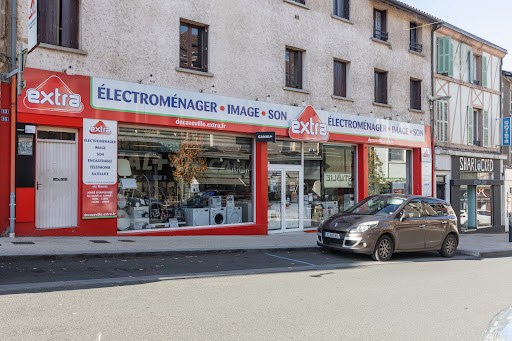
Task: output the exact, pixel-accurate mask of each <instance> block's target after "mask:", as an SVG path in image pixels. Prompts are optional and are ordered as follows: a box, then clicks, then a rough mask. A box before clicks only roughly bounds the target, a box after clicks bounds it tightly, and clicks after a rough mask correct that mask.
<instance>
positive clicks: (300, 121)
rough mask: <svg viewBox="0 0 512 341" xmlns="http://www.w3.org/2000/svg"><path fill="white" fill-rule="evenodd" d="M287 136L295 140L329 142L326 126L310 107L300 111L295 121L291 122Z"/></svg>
mask: <svg viewBox="0 0 512 341" xmlns="http://www.w3.org/2000/svg"><path fill="white" fill-rule="evenodd" d="M289 134H290V137H291V138H292V139H296V140H309V141H321V142H326V141H329V132H328V131H327V124H325V123H323V122H322V121H321V120H320V117H318V115H317V113H316V112H315V109H313V107H312V106H310V105H308V106H307V107H306V108H305V109H304V110H303V111H302V113H301V114H300V115H299V118H297V120H295V121H292V124H291V126H290V130H289Z"/></svg>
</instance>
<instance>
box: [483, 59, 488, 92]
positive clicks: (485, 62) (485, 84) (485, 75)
mask: <svg viewBox="0 0 512 341" xmlns="http://www.w3.org/2000/svg"><path fill="white" fill-rule="evenodd" d="M482 86H483V87H487V57H486V56H482Z"/></svg>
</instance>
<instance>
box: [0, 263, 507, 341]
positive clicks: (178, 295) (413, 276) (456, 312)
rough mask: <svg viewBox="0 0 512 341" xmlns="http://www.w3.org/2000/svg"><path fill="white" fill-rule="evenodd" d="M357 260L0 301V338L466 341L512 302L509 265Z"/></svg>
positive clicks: (477, 337)
mask: <svg viewBox="0 0 512 341" xmlns="http://www.w3.org/2000/svg"><path fill="white" fill-rule="evenodd" d="M233 256H234V255H233ZM327 256H329V257H332V255H330V254H324V255H321V254H319V255H316V256H315V257H318V258H316V259H317V260H319V259H324V258H322V257H327ZM234 257H236V256H234ZM239 257H242V256H239ZM258 257H259V256H258ZM268 257H271V256H268ZM351 257H352V256H351ZM351 257H349V259H352V258H351ZM271 258H276V257H271ZM308 259H309V260H312V259H313V258H308ZM354 259H355V260H357V261H359V262H361V263H364V264H366V265H367V266H350V267H347V268H344V269H330V270H321V271H318V270H315V271H291V272H282V271H280V272H276V273H266V274H256V275H254V274H251V275H237V276H213V277H201V278H188V279H181V278H179V279H169V280H161V281H155V282H151V283H143V284H140V283H139V284H134V285H122V286H115V287H111V286H104V287H101V286H98V287H96V288H89V289H75V290H56V291H51V292H38V293H23V294H11V295H2V296H0V307H2V326H1V327H0V329H1V337H0V339H2V340H9V341H11V340H14V341H16V340H23V341H31V340H37V341H44V340H52V341H53V340H97V341H106V340H322V339H325V340H420V341H421V340H465V341H467V340H480V337H481V334H482V332H483V331H484V330H485V327H486V325H487V323H488V322H489V321H490V319H491V318H492V317H493V316H494V315H495V314H496V313H497V312H498V311H500V310H501V309H503V308H505V307H507V306H510V305H511V304H512V290H511V289H510V287H511V284H510V283H512V272H511V271H509V269H511V268H512V258H495V259H484V260H477V259H452V260H441V259H440V258H429V257H428V256H427V255H409V256H401V257H400V259H395V261H394V262H389V263H380V262H371V261H367V260H365V259H364V257H362V256H358V257H355V258H354ZM269 261H270V260H269ZM327 261H330V259H329V260H327ZM354 263H356V262H352V264H354ZM279 265H282V264H279Z"/></svg>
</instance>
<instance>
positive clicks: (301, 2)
mask: <svg viewBox="0 0 512 341" xmlns="http://www.w3.org/2000/svg"><path fill="white" fill-rule="evenodd" d="M290 1H293V2H297V3H299V4H302V5H305V4H306V0H290Z"/></svg>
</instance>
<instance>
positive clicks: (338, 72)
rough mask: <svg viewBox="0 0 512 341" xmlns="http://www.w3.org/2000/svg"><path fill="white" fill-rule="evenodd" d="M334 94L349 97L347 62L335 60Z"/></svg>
mask: <svg viewBox="0 0 512 341" xmlns="http://www.w3.org/2000/svg"><path fill="white" fill-rule="evenodd" d="M333 94H334V96H340V97H347V63H345V62H342V61H338V60H335V61H334V93H333Z"/></svg>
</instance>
